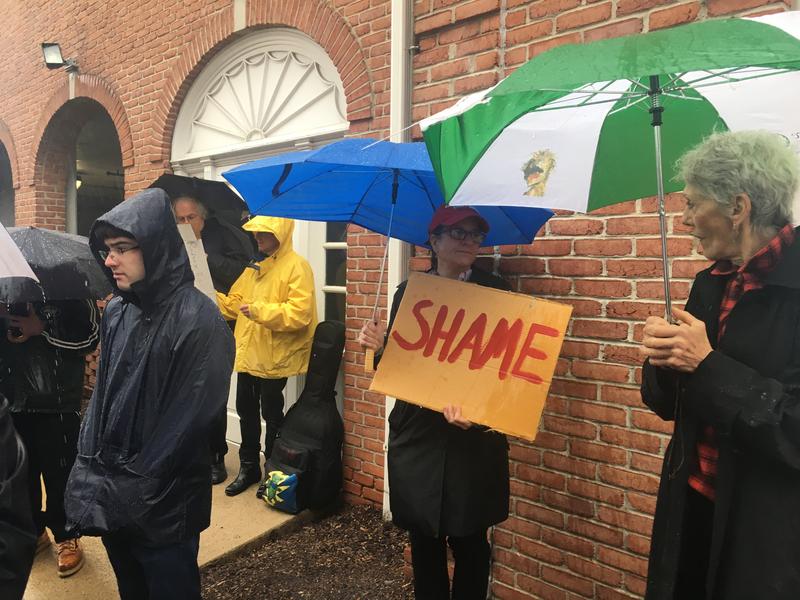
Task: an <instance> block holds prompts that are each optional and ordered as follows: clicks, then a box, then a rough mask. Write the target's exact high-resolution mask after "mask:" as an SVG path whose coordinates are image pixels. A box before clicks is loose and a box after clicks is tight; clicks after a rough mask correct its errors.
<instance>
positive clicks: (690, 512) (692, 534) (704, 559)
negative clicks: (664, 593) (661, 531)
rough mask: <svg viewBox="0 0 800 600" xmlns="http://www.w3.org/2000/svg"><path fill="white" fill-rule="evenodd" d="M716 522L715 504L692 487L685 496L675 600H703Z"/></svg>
mask: <svg viewBox="0 0 800 600" xmlns="http://www.w3.org/2000/svg"><path fill="white" fill-rule="evenodd" d="M713 523H714V503H713V502H711V500H709V499H708V498H706V497H705V496H703V495H702V494H701V493H699V492H697V491H695V490H694V489H693V488H691V487H690V488H689V491H688V492H687V495H686V512H685V513H684V518H683V534H682V536H681V555H680V558H679V563H678V577H677V581H676V582H675V595H674V598H675V600H704V599H705V597H706V577H707V575H708V563H709V556H710V553H711V531H712V526H713Z"/></svg>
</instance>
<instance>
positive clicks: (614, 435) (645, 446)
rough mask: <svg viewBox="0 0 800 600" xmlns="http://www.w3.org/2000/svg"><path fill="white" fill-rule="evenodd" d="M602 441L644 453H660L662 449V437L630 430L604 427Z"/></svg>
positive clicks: (601, 434)
mask: <svg viewBox="0 0 800 600" xmlns="http://www.w3.org/2000/svg"><path fill="white" fill-rule="evenodd" d="M600 439H601V440H603V441H604V442H608V443H610V444H616V445H617V446H622V447H625V448H631V449H634V450H641V451H643V452H651V453H654V452H659V451H660V449H661V438H660V437H658V436H656V435H652V434H649V433H640V432H638V431H631V430H630V429H617V428H614V427H603V428H602V429H601V430H600Z"/></svg>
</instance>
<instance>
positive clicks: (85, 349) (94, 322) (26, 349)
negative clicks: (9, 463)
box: [0, 300, 100, 413]
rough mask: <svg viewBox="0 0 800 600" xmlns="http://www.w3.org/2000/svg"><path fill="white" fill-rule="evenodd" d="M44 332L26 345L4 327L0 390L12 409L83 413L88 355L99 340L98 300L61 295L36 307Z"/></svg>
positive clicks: (0, 329)
mask: <svg viewBox="0 0 800 600" xmlns="http://www.w3.org/2000/svg"><path fill="white" fill-rule="evenodd" d="M35 309H36V312H37V314H38V315H39V318H40V319H42V320H43V321H44V324H45V329H44V333H42V334H41V335H37V336H35V337H32V338H29V339H28V340H27V341H25V342H22V343H21V344H12V343H11V342H9V341H8V340H7V339H6V329H5V327H4V326H0V393H2V394H4V395H5V396H6V398H8V400H9V402H10V403H11V410H12V412H47V413H65V412H78V411H79V410H80V408H81V399H82V398H83V378H84V373H85V371H86V359H85V357H86V355H87V354H89V353H90V352H93V351H94V349H95V348H96V347H97V341H98V339H99V331H100V327H99V321H100V315H99V311H98V310H97V305H96V304H95V302H94V301H93V300H61V301H53V302H48V303H46V304H38V305H36V306H35Z"/></svg>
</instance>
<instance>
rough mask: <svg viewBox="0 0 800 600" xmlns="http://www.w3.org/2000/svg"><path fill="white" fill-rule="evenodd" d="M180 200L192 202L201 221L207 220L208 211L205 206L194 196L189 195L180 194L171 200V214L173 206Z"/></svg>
mask: <svg viewBox="0 0 800 600" xmlns="http://www.w3.org/2000/svg"><path fill="white" fill-rule="evenodd" d="M181 200H188V201H189V202H194V203H195V205H196V206H197V212H198V214H199V215H200V216H201V217H203V220H205V219H207V218H208V209H207V208H206V206H205V204H203V203H202V202H200V200H198V199H197V198H195V197H194V196H190V195H189V194H182V195H180V196H176V197H175V198H173V199H172V200H171V202H170V203H171V204H172V212H175V205H176V204H177V203H178V202H180V201H181Z"/></svg>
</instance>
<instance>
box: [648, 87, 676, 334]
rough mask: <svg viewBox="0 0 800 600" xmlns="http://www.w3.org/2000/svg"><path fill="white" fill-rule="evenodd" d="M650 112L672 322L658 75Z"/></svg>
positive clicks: (667, 303)
mask: <svg viewBox="0 0 800 600" xmlns="http://www.w3.org/2000/svg"><path fill="white" fill-rule="evenodd" d="M649 94H650V101H651V104H652V106H651V108H650V114H651V115H653V120H652V121H651V123H650V124H651V125H652V126H653V136H654V141H655V150H656V184H657V186H658V224H659V228H660V230H661V260H662V266H663V269H664V314H665V319H666V320H667V321H669V322H670V323H671V322H672V298H671V296H670V291H669V260H668V258H667V256H668V255H667V211H666V207H665V204H664V170H663V168H662V165H661V154H662V153H661V123H662V119H661V114H662V113H663V112H664V107H663V106H661V100H660V95H661V88H660V86H659V83H658V75H653V76H651V77H650V91H649Z"/></svg>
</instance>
